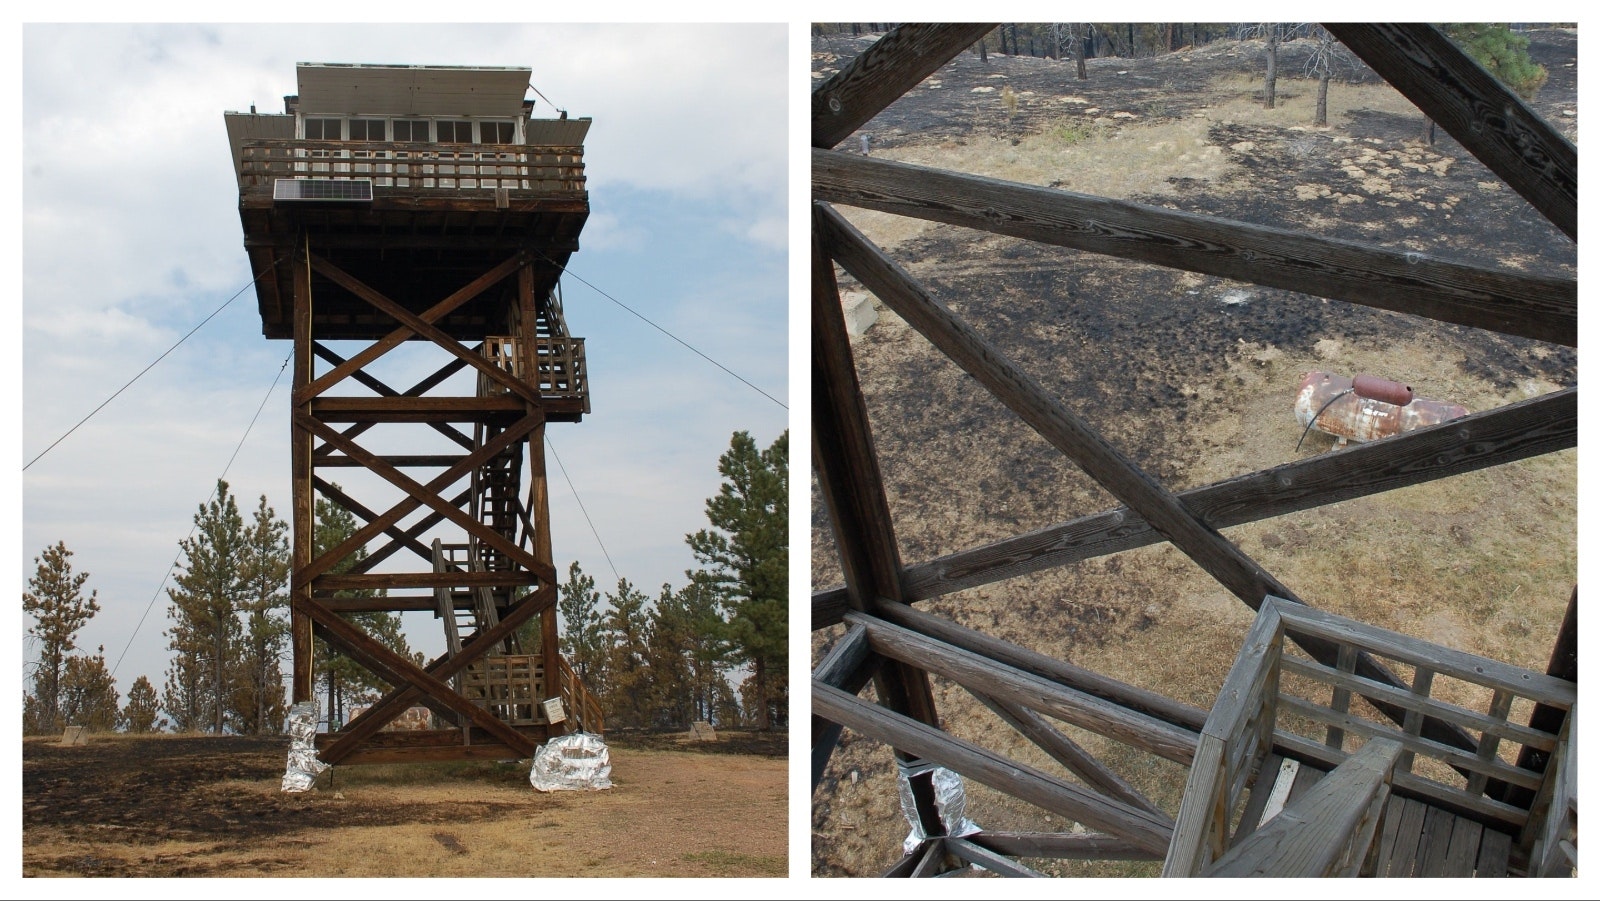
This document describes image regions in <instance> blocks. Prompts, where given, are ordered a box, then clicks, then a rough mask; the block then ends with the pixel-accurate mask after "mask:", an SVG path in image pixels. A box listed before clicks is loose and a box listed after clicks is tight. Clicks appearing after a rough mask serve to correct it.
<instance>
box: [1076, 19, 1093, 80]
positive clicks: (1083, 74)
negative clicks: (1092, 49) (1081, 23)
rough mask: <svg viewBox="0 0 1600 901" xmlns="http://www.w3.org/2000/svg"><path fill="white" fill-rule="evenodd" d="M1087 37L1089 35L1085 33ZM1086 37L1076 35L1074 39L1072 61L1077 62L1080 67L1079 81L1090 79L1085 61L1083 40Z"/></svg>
mask: <svg viewBox="0 0 1600 901" xmlns="http://www.w3.org/2000/svg"><path fill="white" fill-rule="evenodd" d="M1085 30H1087V29H1085ZM1086 37H1088V36H1087V35H1085V36H1084V38H1086ZM1084 38H1078V37H1074V38H1073V41H1072V61H1073V62H1074V63H1075V64H1077V67H1078V80H1079V81H1088V80H1089V70H1088V69H1087V68H1085V67H1084V63H1083V42H1084Z"/></svg>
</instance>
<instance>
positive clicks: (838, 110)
mask: <svg viewBox="0 0 1600 901" xmlns="http://www.w3.org/2000/svg"><path fill="white" fill-rule="evenodd" d="M993 29H994V25H992V24H991V25H968V24H962V25H932V24H916V23H910V24H905V25H901V26H899V27H897V28H895V29H894V30H893V31H891V32H889V33H888V34H886V35H884V36H883V37H881V38H879V39H878V40H877V41H875V42H873V44H872V46H870V47H868V48H867V49H866V50H863V51H862V52H861V54H860V55H858V56H857V57H856V58H855V59H853V60H851V61H850V63H849V64H848V65H846V66H845V67H844V68H843V69H841V70H839V71H838V72H836V73H834V74H833V75H831V76H829V77H828V78H827V79H826V80H824V81H823V82H822V84H820V85H818V86H817V88H816V90H814V91H812V92H811V146H813V147H833V146H835V145H836V144H838V143H839V142H840V141H843V140H844V139H845V138H848V137H849V136H850V133H851V132H853V131H855V130H856V129H858V128H860V127H861V126H863V125H865V124H867V122H869V121H870V120H871V119H872V117H873V116H876V115H877V114H878V113H880V112H882V111H883V110H884V108H885V107H887V106H888V105H889V104H891V103H893V102H895V101H896V100H898V99H900V97H901V95H903V94H905V92H907V91H909V90H911V89H912V88H914V87H916V86H917V84H918V83H920V82H921V81H922V79H924V78H926V77H928V76H929V75H931V74H933V73H934V72H935V71H937V70H938V69H939V67H941V66H943V65H944V64H945V63H947V62H949V61H950V60H951V59H953V58H954V57H955V55H956V54H958V53H960V52H961V51H963V50H965V49H967V48H968V47H971V46H972V45H973V44H975V43H977V42H978V40H979V39H980V38H982V37H983V36H984V35H986V34H988V33H989V32H990V31H992V30H993Z"/></svg>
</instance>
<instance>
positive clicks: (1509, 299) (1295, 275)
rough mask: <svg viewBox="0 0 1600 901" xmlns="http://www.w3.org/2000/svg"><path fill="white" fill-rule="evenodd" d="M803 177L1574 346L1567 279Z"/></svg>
mask: <svg viewBox="0 0 1600 901" xmlns="http://www.w3.org/2000/svg"><path fill="white" fill-rule="evenodd" d="M811 179H812V196H813V197H815V198H817V199H818V200H826V201H831V202H834V203H843V204H847V205H849V206H859V207H863V208H866V209H873V210H882V211H884V212H888V213H894V214H896V215H901V216H914V217H917V218H921V219H930V220H933V221H936V222H945V223H949V224H951V225H961V226H966V227H968V228H977V229H982V230H984V231H988V232H993V233H995V234H1002V235H1011V236H1012V237H1017V238H1024V239H1027V240H1030V241H1038V242H1041V243H1044V244H1053V245H1057V246H1061V247H1071V248H1075V249H1078V250H1087V251H1090V252H1092V253H1103V254H1107V255H1110V256H1115V257H1121V258H1124V259H1131V260H1138V261H1140V262H1146V263H1156V264H1158V265H1162V266H1168V267H1171V268H1174V269H1184V270H1188V271H1190V272H1200V273H1204V274H1207V275H1217V276H1222V277H1223V278H1232V279H1238V280H1240V281H1247V282H1254V283H1255V284H1258V285H1267V286H1269V287H1273V288H1283V289H1285V290H1288V291H1299V292H1301V293H1305V294H1310V295H1313V296H1316V297H1328V298H1332V299H1334V300H1343V301H1347V302H1349V303H1358V304H1362V305H1364V306H1370V307H1377V308H1378V309H1383V310H1394V311H1396V312H1400V313H1412V314H1416V315H1420V316H1427V317H1429V318H1431V319H1438V320H1440V321H1443V322H1454V323H1457V324H1460V325H1466V326H1471V327H1473V328H1483V329H1492V330H1494V331H1498V332H1503V333H1505V334H1508V335H1519V336H1521V337H1524V338H1534V339H1537V340H1540V341H1550V342H1554V343H1558V344H1564V345H1566V346H1568V347H1576V346H1577V345H1578V284H1577V281H1576V280H1575V279H1570V278H1552V277H1548V276H1528V275H1519V274H1516V273H1513V272H1507V271H1505V270H1499V269H1489V268H1486V267H1482V266H1473V265H1469V264H1465V263H1453V262H1449V261H1446V260H1440V259H1437V258H1433V257H1428V256H1422V255H1419V254H1415V253H1409V254H1408V253H1404V252H1400V251H1393V250H1387V249H1384V248H1378V247H1370V246H1368V245H1365V244H1360V243H1357V242H1355V241H1346V240H1341V239H1337V238H1323V237H1317V236H1314V235H1306V234H1298V233H1295V232H1289V231H1284V230H1283V229H1278V228H1271V227H1268V226H1261V225H1252V224H1250V223H1247V222H1236V221H1230V220H1225V219H1218V218H1215V217H1212V216H1200V215H1196V214H1194V213H1184V212H1180V211H1177V210H1169V209H1165V208H1163V207H1156V206H1147V205H1143V204H1136V203H1131V202H1128V201H1123V200H1111V199H1107V198H1104V197H1095V196H1092V195H1088V194H1075V193H1072V192H1069V191H1060V190H1056V189H1054V188H1040V187H1035V186H1032V185H1021V184H1015V183H1011V182H1004V181H1000V180H998V179H993V178H985V177H983V176H978V175H964V174H961V173H956V172H945V171H941V170H938V169H930V168H928V167H926V166H916V165H911V164H908V163H896V162H891V161H889V160H881V159H876V158H870V157H863V156H861V155H860V154H849V153H842V152H840V151H837V150H812V151H811ZM829 250H830V252H833V253H834V256H835V258H836V259H837V258H838V253H837V251H834V250H833V248H832V247H831V246H830V248H829ZM840 262H844V261H843V260H842V259H841V260H840ZM852 274H854V275H856V277H857V278H860V277H861V276H860V274H859V273H855V272H853V270H852ZM863 281H865V280H863ZM879 297H880V298H881V299H883V300H884V302H885V303H887V302H888V299H887V298H883V297H882V295H879Z"/></svg>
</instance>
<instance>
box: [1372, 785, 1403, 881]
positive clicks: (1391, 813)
mask: <svg viewBox="0 0 1600 901" xmlns="http://www.w3.org/2000/svg"><path fill="white" fill-rule="evenodd" d="M1408 803H1412V802H1408V801H1407V800H1406V799H1405V798H1402V797H1399V796H1398V795H1394V794H1390V795H1389V804H1388V807H1387V808H1385V809H1384V812H1383V829H1382V830H1380V831H1379V834H1378V838H1377V842H1378V856H1377V858H1376V860H1375V861H1374V862H1373V867H1372V875H1373V876H1387V875H1389V869H1390V868H1391V867H1392V866H1393V864H1394V844H1395V841H1396V840H1397V838H1398V837H1399V834H1400V816H1401V814H1402V813H1403V812H1404V811H1405V807H1406V804H1408Z"/></svg>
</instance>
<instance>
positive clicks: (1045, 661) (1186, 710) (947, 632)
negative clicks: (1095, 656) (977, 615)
mask: <svg viewBox="0 0 1600 901" xmlns="http://www.w3.org/2000/svg"><path fill="white" fill-rule="evenodd" d="M876 615H877V616H878V617H879V618H880V619H883V620H886V621H888V622H891V623H894V624H895V625H897V626H901V627H903V628H906V629H912V630H914V631H917V632H921V633H922V634H924V635H927V636H929V637H931V638H937V639H938V640H940V641H942V642H944V643H945V644H948V645H951V646H953V647H957V648H961V649H962V650H965V651H971V652H972V653H974V654H977V655H979V656H981V657H987V658H988V659H990V660H993V661H995V662H997V663H1003V664H1005V665H1006V666H1009V667H1012V668H1014V669H1018V670H1021V671H1023V672H1026V673H1031V674H1033V675H1035V676H1038V677H1040V678H1041V679H1048V680H1050V681H1052V682H1055V683H1058V684H1060V685H1063V686H1066V687H1068V688H1072V689H1075V690H1077V691H1081V692H1083V693H1084V694H1088V695H1092V696H1094V697H1097V698H1102V699H1104V700H1106V701H1110V702H1111V703H1113V704H1116V705H1117V706H1119V707H1125V708H1127V709H1128V710H1131V711H1133V712H1135V713H1142V714H1145V715H1146V716H1150V717H1153V718H1155V719H1158V720H1161V721H1162V722H1165V723H1170V724H1172V725H1174V726H1180V727H1182V728H1184V729H1186V730H1188V731H1190V732H1199V731H1200V730H1201V728H1203V727H1204V726H1205V723H1206V712H1205V711H1204V710H1201V709H1200V708H1198V707H1191V706H1189V705H1188V704H1183V703H1180V702H1178V701H1174V700H1172V699H1171V698H1168V697H1166V696H1164V695H1160V694H1157V693H1155V692H1153V691H1149V690H1147V689H1143V688H1139V687H1138V686H1135V685H1129V684H1127V683H1125V682H1119V681H1117V680H1116V679H1112V678H1110V677H1109V676H1103V675H1101V674H1100V673H1097V672H1095V671H1094V670H1089V669H1084V668H1083V667H1081V666H1074V665H1072V664H1071V663H1068V662H1067V661H1065V660H1057V659H1056V658H1054V657H1049V656H1046V655H1044V654H1041V653H1039V652H1038V651H1032V650H1029V649H1028V648H1024V647H1022V646H1020V645H1015V644H1012V643H1010V642H1008V641H1002V640H1001V639H998V638H995V637H993V636H990V635H985V634H983V633H982V632H979V631H977V630H975V629H968V628H966V627H965V626H961V625H958V624H956V623H954V622H951V621H950V620H948V619H945V618H944V617H942V616H937V615H935V614H932V613H928V612H927V611H925V610H918V609H916V608H914V607H911V606H908V605H905V604H895V605H890V604H880V605H879V606H878V611H877V614H876Z"/></svg>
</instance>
